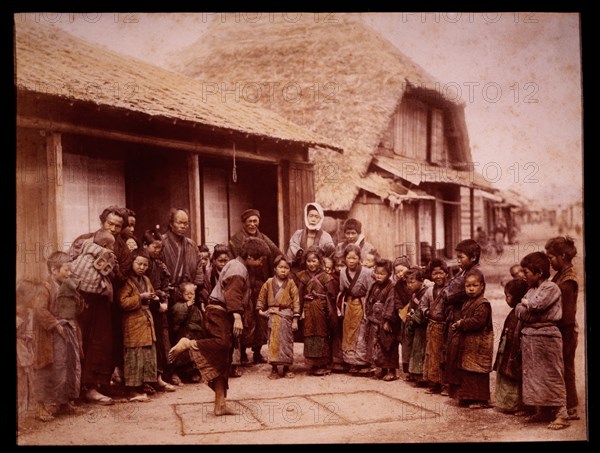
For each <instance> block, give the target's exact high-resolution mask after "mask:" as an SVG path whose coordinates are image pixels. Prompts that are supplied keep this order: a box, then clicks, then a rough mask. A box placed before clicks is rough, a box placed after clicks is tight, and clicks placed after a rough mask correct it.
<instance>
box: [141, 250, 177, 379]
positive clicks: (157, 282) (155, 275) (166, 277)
mask: <svg viewBox="0 0 600 453" xmlns="http://www.w3.org/2000/svg"><path fill="white" fill-rule="evenodd" d="M146 276H147V277H148V278H149V279H150V282H151V283H152V286H153V287H154V289H155V290H157V291H162V292H163V293H164V297H161V302H162V301H165V302H167V301H168V294H169V286H170V284H171V274H170V273H169V270H168V269H167V266H166V265H165V263H164V262H162V261H161V260H159V259H156V258H150V259H149V260H148V270H146ZM150 312H151V313H152V318H153V319H154V331H155V333H156V362H157V366H158V372H159V373H161V374H162V373H167V372H168V371H169V370H170V365H169V360H168V356H169V350H170V349H171V339H170V333H169V320H168V314H167V312H166V311H164V312H162V313H161V312H160V306H159V303H158V302H151V303H150Z"/></svg>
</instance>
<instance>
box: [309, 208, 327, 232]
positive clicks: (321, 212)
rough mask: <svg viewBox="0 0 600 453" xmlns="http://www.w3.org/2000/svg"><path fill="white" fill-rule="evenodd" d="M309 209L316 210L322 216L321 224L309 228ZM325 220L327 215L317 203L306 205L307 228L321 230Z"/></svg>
mask: <svg viewBox="0 0 600 453" xmlns="http://www.w3.org/2000/svg"><path fill="white" fill-rule="evenodd" d="M309 208H311V210H312V209H316V210H317V212H318V213H319V215H320V216H321V220H319V223H317V224H316V225H310V226H309V224H308V210H309ZM323 220H325V214H324V213H323V208H322V207H321V205H320V204H319V203H317V202H312V203H306V205H305V206H304V225H306V228H308V229H309V230H320V229H321V225H323Z"/></svg>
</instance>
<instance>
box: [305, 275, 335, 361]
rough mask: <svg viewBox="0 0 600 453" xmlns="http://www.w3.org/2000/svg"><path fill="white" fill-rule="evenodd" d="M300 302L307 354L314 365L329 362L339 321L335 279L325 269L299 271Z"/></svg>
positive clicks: (307, 357)
mask: <svg viewBox="0 0 600 453" xmlns="http://www.w3.org/2000/svg"><path fill="white" fill-rule="evenodd" d="M297 279H298V281H299V282H300V288H299V291H300V304H301V308H302V312H303V313H304V326H303V330H304V332H303V334H304V358H305V360H306V363H307V364H308V365H309V366H311V367H322V366H325V365H327V364H328V363H329V362H330V358H331V338H332V333H333V329H334V328H335V326H336V325H337V310H336V306H335V297H336V293H335V282H334V280H333V278H332V277H331V275H329V274H328V273H326V272H325V271H318V272H317V273H315V274H313V273H311V272H310V271H309V270H304V271H301V272H299V273H298V274H297Z"/></svg>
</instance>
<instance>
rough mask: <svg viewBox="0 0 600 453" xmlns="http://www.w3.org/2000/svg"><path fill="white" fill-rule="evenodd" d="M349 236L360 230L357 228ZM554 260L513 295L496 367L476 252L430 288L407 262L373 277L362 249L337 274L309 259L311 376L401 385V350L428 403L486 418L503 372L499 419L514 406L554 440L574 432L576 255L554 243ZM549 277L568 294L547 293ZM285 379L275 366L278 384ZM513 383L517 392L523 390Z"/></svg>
mask: <svg viewBox="0 0 600 453" xmlns="http://www.w3.org/2000/svg"><path fill="white" fill-rule="evenodd" d="M347 225H349V226H350V228H352V229H353V230H356V226H357V225H358V226H359V228H360V223H359V222H358V221H356V220H355V219H351V220H350V221H348V222H347ZM353 232H355V231H353ZM342 245H344V244H342ZM339 249H340V247H338V250H339ZM546 249H547V253H543V252H535V253H532V254H529V255H527V256H526V257H524V258H523V260H522V262H521V267H522V268H523V269H524V272H523V277H519V276H517V277H516V278H515V279H514V280H511V281H510V282H509V283H508V284H507V285H506V289H505V291H506V297H507V302H508V303H509V305H511V307H512V306H517V305H518V306H517V308H516V309H515V310H513V311H512V312H511V314H510V315H509V317H508V318H507V320H506V325H505V328H504V330H503V333H502V338H501V341H500V347H499V352H498V354H497V357H496V360H495V361H494V357H493V351H494V332H493V325H492V308H491V304H490V302H489V301H488V300H487V299H486V298H485V296H484V294H485V286H486V283H485V277H484V275H483V273H482V271H481V268H480V265H479V259H480V256H481V247H480V245H479V244H478V243H477V242H476V241H474V240H472V239H467V240H464V241H461V242H460V243H459V244H458V245H457V246H456V257H457V262H458V268H459V269H458V272H457V273H456V275H454V276H450V274H449V270H448V267H447V265H446V264H445V262H444V261H443V260H439V259H434V260H432V261H431V262H430V263H429V266H428V269H427V276H428V277H429V278H430V279H431V280H432V281H433V285H428V284H427V285H426V284H425V283H424V282H425V272H424V270H423V269H421V268H418V267H410V266H409V263H408V262H407V260H406V258H405V257H402V258H398V259H396V261H395V262H394V263H391V262H390V261H389V260H386V259H380V258H375V260H374V265H373V266H369V265H368V261H369V260H365V259H364V254H363V253H362V250H361V248H360V247H359V246H357V245H356V244H345V246H344V247H343V255H342V256H341V257H338V258H339V259H340V261H339V262H338V263H335V262H333V259H335V255H334V258H327V257H325V258H322V256H323V248H321V249H320V248H319V247H314V246H313V247H310V248H309V249H308V250H307V251H303V253H302V254H301V256H302V259H303V266H302V268H301V269H297V270H296V272H295V273H294V274H293V279H294V280H295V281H296V283H297V284H298V286H299V287H300V291H299V295H300V296H299V298H300V304H299V305H300V306H301V307H303V308H301V309H300V310H298V311H297V312H294V313H295V314H296V316H302V317H303V321H304V356H305V359H306V361H307V363H309V364H310V365H311V374H315V375H323V374H327V373H328V372H329V370H330V369H331V370H335V371H349V372H351V373H353V374H357V375H365V376H370V375H373V373H375V375H374V377H376V378H379V379H383V380H384V381H392V380H396V379H398V373H397V369H398V368H399V357H398V342H400V343H401V345H402V348H401V349H402V368H403V371H404V373H405V374H406V376H405V379H406V380H407V381H411V382H414V383H415V385H416V386H417V387H427V390H426V391H427V392H428V393H442V394H446V393H447V394H449V396H450V397H451V398H454V399H456V400H458V404H459V405H460V406H464V407H469V408H471V409H481V408H488V407H490V402H491V395H490V373H491V371H492V370H496V371H497V385H496V395H495V399H496V400H497V401H498V403H497V407H498V408H500V409H502V408H504V409H506V407H505V406H503V405H506V404H507V401H509V403H510V402H511V401H512V403H513V406H514V404H518V405H519V407H521V406H522V407H523V408H525V411H519V412H523V413H525V414H530V415H531V417H530V418H529V419H528V421H531V422H540V421H546V420H547V421H550V422H551V423H550V424H549V425H548V428H550V429H562V428H565V427H567V426H569V423H568V421H567V420H572V419H577V418H578V415H577V409H576V407H577V392H576V389H575V378H574V351H575V348H576V345H577V343H576V341H577V339H576V322H575V310H576V298H577V282H576V277H575V274H574V272H573V266H572V263H571V260H572V258H573V257H574V256H575V254H576V249H575V247H574V244H573V241H572V240H571V239H569V238H553V239H551V240H550V241H548V243H547V244H546ZM371 252H372V251H371ZM361 256H362V257H363V259H362V263H361ZM290 264H294V263H293V262H292V263H289V262H287V261H286V260H285V259H284V258H281V261H280V263H279V264H278V265H279V266H285V267H286V269H288V268H289V267H290ZM296 264H297V262H296ZM336 264H339V266H336ZM551 265H552V267H553V268H554V269H555V270H556V271H557V274H556V276H555V278H554V280H555V281H557V282H560V283H561V285H562V287H561V288H559V286H557V284H555V283H553V282H549V281H547V279H548V278H549V275H550V273H549V269H550V266H551ZM336 268H337V269H339V274H338V273H337V270H334V269H336ZM511 270H512V269H511ZM286 275H287V272H286ZM336 283H337V286H338V287H337V291H336V290H335V286H336ZM526 293H527V294H526ZM523 296H525V297H523ZM563 299H565V309H564V312H563V308H562V306H563ZM333 301H335V303H333ZM261 313H264V311H261ZM515 319H518V320H519V321H518V323H515ZM294 325H295V324H294ZM563 345H564V352H563ZM508 350H512V352H511V353H510V354H509V353H507V352H505V351H508ZM515 351H516V352H515ZM544 352H545V354H546V356H545V358H544V359H541V358H540V354H542V353H544ZM511 354H512V355H511ZM563 354H564V357H563ZM509 358H510V360H509ZM269 359H270V360H271V356H269ZM272 363H275V362H272ZM288 367H289V364H288V365H286V373H287V370H288ZM521 369H522V370H524V371H521ZM276 374H277V370H276V366H274V368H273V372H272V376H271V377H273V376H276ZM510 379H513V380H514V382H516V384H515V385H514V386H513V387H511V386H510V385H509V384H510V382H511V381H510ZM514 382H513V383H514ZM540 382H541V384H540ZM565 383H566V386H565ZM567 394H568V395H569V398H568V399H567V396H566V395H567ZM521 395H522V396H521ZM509 405H510V404H509ZM567 407H568V408H569V409H568V410H567ZM509 410H510V409H509Z"/></svg>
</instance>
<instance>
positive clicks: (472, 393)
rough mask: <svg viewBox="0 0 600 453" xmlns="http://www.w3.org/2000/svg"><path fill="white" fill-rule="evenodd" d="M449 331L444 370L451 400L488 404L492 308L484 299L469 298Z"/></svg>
mask: <svg viewBox="0 0 600 453" xmlns="http://www.w3.org/2000/svg"><path fill="white" fill-rule="evenodd" d="M458 316H459V318H458V319H457V320H456V321H458V320H460V326H459V327H458V328H457V329H456V330H453V329H450V333H449V338H448V356H447V362H446V371H447V377H448V383H449V384H450V392H449V393H450V397H451V398H454V399H457V400H459V401H463V402H469V401H478V402H489V399H490V372H491V371H492V359H493V354H494V331H493V328H492V307H491V305H490V303H489V302H488V300H487V299H485V298H484V297H483V296H480V297H478V298H468V299H467V300H466V301H465V302H464V304H463V306H462V308H461V310H460V312H459V314H458Z"/></svg>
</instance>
